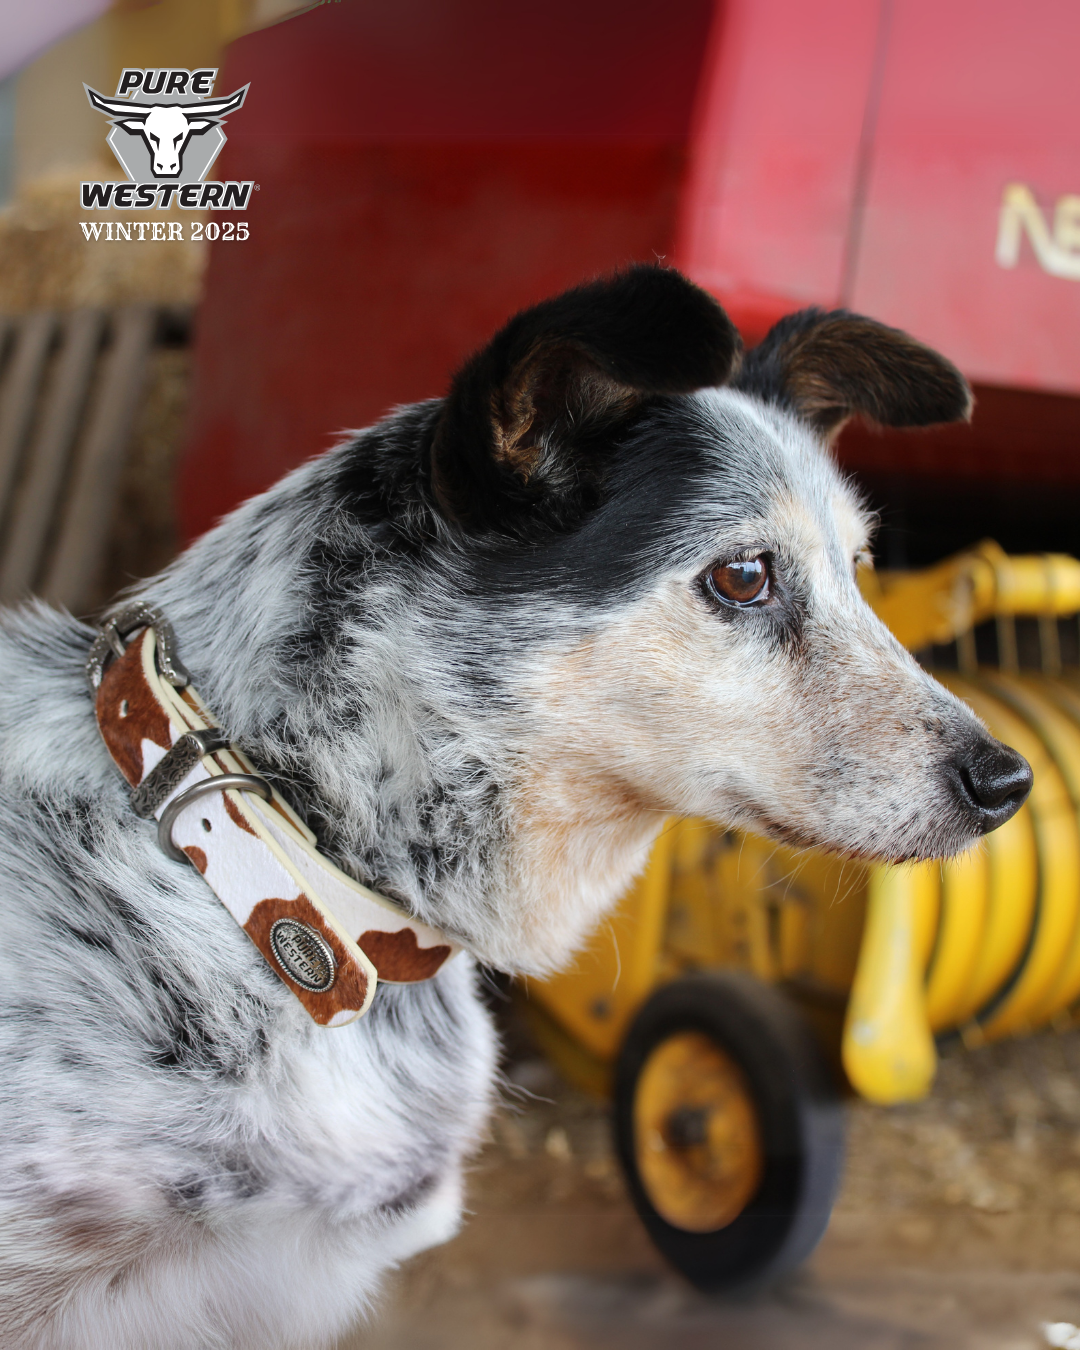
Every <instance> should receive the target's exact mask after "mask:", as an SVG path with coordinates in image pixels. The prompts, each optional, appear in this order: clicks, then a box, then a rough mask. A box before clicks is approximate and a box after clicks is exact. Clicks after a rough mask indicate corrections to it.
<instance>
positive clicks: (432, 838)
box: [143, 410, 662, 971]
mask: <svg viewBox="0 0 1080 1350" xmlns="http://www.w3.org/2000/svg"><path fill="white" fill-rule="evenodd" d="M417 411H418V410H411V411H410V412H409V413H407V414H405V415H399V418H397V419H391V420H390V421H389V422H387V423H384V424H382V425H381V426H380V427H377V428H375V429H373V431H372V432H369V433H366V435H365V437H364V438H363V440H362V442H361V445H362V446H363V443H364V442H366V443H367V445H366V446H365V447H364V448H362V449H360V458H361V459H364V460H366V459H368V458H369V457H372V458H376V459H377V458H378V457H379V456H380V454H382V453H383V451H384V450H385V447H386V444H387V442H388V441H391V440H393V439H394V433H395V427H396V425H397V423H398V422H399V421H406V420H407V421H409V422H412V421H413V419H414V418H415V417H416V414H417ZM349 457H353V458H355V457H357V447H356V446H355V445H354V446H347V447H342V448H341V449H339V450H338V451H337V452H334V453H332V454H330V455H328V456H324V457H323V458H321V459H319V460H316V461H313V462H311V463H309V464H307V465H305V466H304V467H303V468H301V469H300V470H298V471H296V472H295V473H293V474H292V475H290V476H289V477H287V478H286V479H284V480H283V481H282V482H280V483H278V484H277V485H276V486H275V487H274V488H272V489H271V490H270V491H269V492H268V493H266V494H265V495H263V496H262V497H259V498H256V499H254V500H253V501H251V502H249V503H247V504H246V505H245V506H244V507H242V508H241V509H240V510H239V511H237V512H235V513H234V514H233V515H232V516H230V517H228V518H227V519H226V520H225V521H223V522H222V524H221V525H220V526H218V528H217V529H215V530H214V531H212V532H211V533H209V534H208V535H206V536H204V538H202V539H201V540H200V541H198V543H197V544H196V545H195V546H194V547H193V548H191V549H190V550H189V551H188V552H186V553H185V554H184V555H182V556H181V557H180V558H179V559H178V560H177V562H176V563H175V564H174V565H173V566H172V567H171V568H170V569H169V570H168V571H167V572H166V573H164V574H163V575H162V576H161V577H159V578H157V579H156V580H154V581H152V582H151V583H149V584H148V586H147V587H146V588H145V589H144V591H143V593H144V594H145V595H146V596H147V597H148V598H149V599H151V600H152V601H153V603H155V604H157V605H159V606H160V607H161V608H162V610H163V611H164V613H165V614H166V616H167V617H168V619H169V620H170V622H171V623H172V624H173V626H174V628H175V630H176V632H177V636H178V641H179V649H180V655H181V657H182V659H183V661H184V662H185V664H186V665H187V666H188V668H189V669H190V670H191V672H192V674H193V677H194V680H195V683H196V687H197V688H198V689H199V691H200V693H201V695H202V696H203V698H204V699H206V700H207V702H208V704H209V706H210V707H211V708H212V709H213V711H214V713H215V714H216V715H217V716H218V718H219V719H220V721H221V723H222V725H223V726H224V727H225V728H226V730H227V731H228V733H229V735H230V736H231V737H233V738H234V739H235V740H236V741H237V743H238V744H240V745H241V746H242V747H243V748H244V749H245V750H246V751H247V752H248V753H249V754H250V755H251V757H252V758H253V760H254V761H255V763H256V764H257V765H258V767H259V769H260V771H261V772H264V773H266V774H268V775H270V776H271V777H273V778H274V779H275V781H276V783H277V785H278V786H279V787H280V789H281V790H282V791H283V792H284V793H285V795H286V796H288V797H290V798H291V800H292V801H293V803H294V804H295V806H296V807H297V809H298V810H299V811H300V812H301V814H302V815H303V816H304V818H305V819H306V820H307V821H308V823H309V824H310V825H311V827H312V828H313V829H314V830H315V831H316V833H317V834H318V836H319V839H320V847H322V848H323V849H324V851H326V852H327V853H328V854H329V855H330V856H332V857H333V858H334V860H335V861H337V862H338V863H339V865H341V866H343V867H344V868H345V869H346V870H347V871H349V872H350V873H352V874H353V875H354V876H356V877H357V879H359V880H361V881H362V882H364V883H365V884H367V885H370V886H372V887H374V888H375V889H378V890H381V891H383V892H384V893H386V894H388V895H390V896H392V897H394V898H396V899H399V900H401V901H403V902H404V903H405V905H406V906H407V907H408V909H409V910H410V911H411V912H412V913H414V914H415V915H417V916H418V917H419V918H421V919H423V920H424V921H425V922H427V923H430V924H432V925H434V926H436V927H439V928H442V929H443V930H444V931H446V932H448V933H449V934H451V935H452V936H454V937H455V938H457V939H458V940H459V941H460V942H462V943H463V945H465V946H466V947H467V948H469V949H470V950H471V951H472V952H473V953H474V954H475V955H477V956H478V957H479V958H480V959H481V960H483V961H486V962H489V963H491V964H493V965H496V966H499V967H501V968H504V969H510V970H526V971H542V970H544V969H550V968H551V967H552V966H554V965H556V964H559V963H561V962H562V961H564V960H565V958H566V955H567V953H568V950H569V949H570V947H571V945H572V944H574V943H576V942H578V941H579V940H580V938H581V937H582V936H583V933H584V932H585V931H587V929H588V927H590V926H591V925H592V924H593V923H595V922H596V920H597V919H598V918H599V916H600V914H601V913H602V912H603V910H604V909H605V908H606V907H607V906H608V905H609V904H610V903H611V901H613V900H614V899H615V898H616V896H617V895H618V894H619V893H620V891H621V890H622V889H623V888H624V887H625V885H626V883H627V881H628V880H629V878H630V877H631V876H632V875H633V873H634V871H635V870H636V869H637V868H638V867H640V866H641V865H642V864H643V862H644V859H645V856H646V853H647V850H648V847H649V845H650V843H651V841H652V839H653V837H654V835H655V833H656V831H657V829H658V828H659V825H660V823H661V820H662V816H661V815H660V814H658V813H656V812H652V811H649V810H647V809H645V808H644V807H638V806H636V805H635V806H630V807H629V808H628V805H627V801H626V798H625V794H623V793H621V792H620V790H619V788H618V786H617V785H612V786H611V789H610V791H609V792H605V790H604V787H603V785H602V784H599V783H598V784H596V785H595V788H594V790H593V791H592V792H591V793H590V798H591V800H590V802H589V809H588V812H587V814H586V816H585V817H584V818H583V816H582V809H581V797H580V794H575V793H574V792H573V791H570V792H569V793H567V792H564V791H563V787H564V786H565V784H564V783H561V782H560V779H562V778H564V777H565V770H564V769H563V768H562V767H561V766H560V765H559V764H557V763H555V762H554V760H555V759H556V758H557V756H558V750H557V747H555V748H554V750H553V756H552V758H553V762H552V763H551V764H550V766H548V767H549V768H550V772H548V773H546V774H543V775H541V776H542V777H543V781H544V786H543V788H542V789H541V790H540V791H539V792H536V791H534V792H532V793H531V795H530V799H529V806H530V810H529V814H530V815H531V816H533V817H534V818H533V820H531V821H523V820H522V819H521V811H520V807H515V805H514V803H515V800H520V793H516V792H515V787H516V786H517V785H519V784H520V781H521V778H522V775H523V774H524V773H526V772H528V773H530V775H531V776H532V777H533V778H534V779H536V778H537V775H536V774H535V773H534V772H533V770H534V769H535V767H536V766H535V765H532V759H533V756H534V753H535V754H539V755H540V757H541V758H543V754H544V751H543V748H542V741H543V735H542V733H543V727H542V725H541V724H540V723H541V720H542V714H540V713H538V712H531V710H530V708H529V706H528V702H527V700H523V699H522V698H521V696H520V694H515V692H514V691H513V690H512V689H511V687H510V685H509V684H508V682H507V680H506V679H505V678H504V673H503V671H502V670H501V669H500V661H499V655H500V636H502V635H501V634H500V633H499V631H498V626H497V625H492V624H487V623H485V624H482V625H481V626H480V628H479V630H474V631H471V632H470V631H469V629H468V627H467V626H463V625H461V624H460V623H457V624H454V623H444V622H441V620H442V619H445V617H446V613H447V610H448V609H452V608H453V605H454V589H455V586H456V585H457V584H460V577H459V578H458V579H457V580H455V578H454V575H453V569H454V561H455V560H454V556H453V555H454V549H453V547H452V546H446V547H443V546H440V544H439V542H438V540H435V541H434V542H432V540H431V534H430V533H429V535H428V543H429V545H431V547H430V548H429V549H427V550H425V551H422V553H421V556H420V558H419V559H417V557H416V556H410V553H411V552H412V553H413V554H414V555H415V550H413V551H410V550H409V549H408V548H406V549H400V548H398V549H395V548H393V547H390V548H388V547H387V537H388V532H390V531H391V529H392V530H393V531H398V530H399V529H400V524H401V513H399V515H398V517H397V519H396V520H395V521H394V522H390V521H388V520H384V521H375V522H373V523H368V522H363V523H360V522H358V521H357V519H356V516H355V515H354V514H352V513H349V512H345V511H343V510H342V508H341V502H340V498H339V491H340V488H339V483H340V474H341V469H342V464H343V463H345V462H346V461H347V460H348V458H349ZM418 481H419V479H418V478H414V479H413V482H414V483H416V482H418ZM422 498H423V492H422V488H417V489H416V495H415V496H413V497H412V499H411V500H409V501H408V502H407V503H405V513H406V514H410V515H411V517H412V527H411V528H412V529H413V530H416V529H417V523H418V522H419V529H420V530H425V529H426V530H429V531H430V530H431V527H432V522H433V521H434V519H435V518H434V516H433V515H431V514H429V513H428V512H427V510H426V507H425V503H424V501H423V499H422ZM301 501H302V502H304V503H306V504H307V505H308V509H307V510H305V509H303V508H299V509H298V502H301ZM437 528H438V526H437V524H436V525H435V529H436V530H437ZM335 552H336V553H337V554H338V555H339V556H338V558H337V559H333V558H331V559H330V566H329V567H328V566H327V560H328V555H331V554H333V553H335ZM314 556H317V557H318V559H319V562H318V567H317V568H316V567H315V566H313V565H312V559H313V557H314ZM457 561H458V562H459V563H462V564H463V560H462V559H461V558H460V556H459V558H458V559H457ZM440 571H442V572H443V573H444V575H443V576H441V577H440V576H439V572H440ZM328 574H329V575H330V577H331V580H330V584H329V585H327V580H326V577H327V575H328ZM440 630H441V632H442V636H443V640H442V641H440V640H439V637H438V634H439V633H440ZM553 841H557V842H554V843H553Z"/></svg>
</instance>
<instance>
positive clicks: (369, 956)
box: [86, 604, 459, 1027]
mask: <svg viewBox="0 0 1080 1350" xmlns="http://www.w3.org/2000/svg"><path fill="white" fill-rule="evenodd" d="M132 635H135V636H134V637H133V636H132ZM128 638H132V640H131V641H130V642H128V641H126V639H128ZM86 671H87V679H88V680H89V683H90V688H91V691H92V693H93V696H94V708H95V712H96V714H97V723H98V728H99V730H100V731H101V735H102V738H103V739H104V741H105V744H106V746H107V747H108V750H109V754H110V755H111V756H112V758H113V761H114V762H115V764H116V766H117V768H119V770H120V772H121V773H122V774H123V775H124V777H125V778H126V779H127V781H128V782H129V783H130V784H131V786H132V788H133V789H134V791H133V792H132V794H131V804H132V809H133V810H134V811H135V813H136V815H139V816H141V817H143V818H144V819H147V820H149V819H151V818H156V819H157V821H158V842H159V843H160V845H161V847H162V849H163V850H164V852H165V853H167V854H168V855H169V857H172V858H176V859H178V860H180V861H187V860H190V862H191V863H193V864H194V866H195V867H196V868H197V869H198V871H199V872H200V873H201V874H202V877H203V880H204V881H205V882H206V883H207V885H208V886H209V887H210V889H211V890H212V891H213V892H214V894H215V895H216V896H217V897H218V899H219V900H220V901H221V903H222V904H223V905H224V906H225V908H226V909H227V910H228V911H229V913H230V914H231V915H232V916H233V918H234V919H235V920H236V922H237V923H238V924H239V925H240V926H241V928H243V930H244V932H245V933H247V935H248V937H249V938H251V940H252V942H254V944H255V946H256V947H258V949H259V951H260V952H262V954H263V956H264V957H265V958H266V961H267V964H268V965H269V966H270V968H271V970H273V972H274V974H275V975H277V976H278V977H279V979H281V980H282V981H283V983H284V984H286V985H287V986H288V988H289V989H291V990H292V992H293V993H294V994H295V995H296V997H297V998H298V999H299V1000H300V1002H301V1003H302V1004H303V1005H304V1007H305V1008H306V1009H307V1011H308V1013H309V1014H310V1016H311V1017H312V1018H313V1019H314V1021H316V1022H318V1023H319V1024H320V1025H321V1026H330V1027H337V1026H344V1025H345V1023H347V1022H351V1021H353V1020H354V1018H357V1017H360V1016H362V1015H363V1014H364V1013H365V1012H367V1010H368V1008H369V1007H370V1006H371V1000H372V998H373V997H374V994H375V988H376V985H377V983H378V981H379V980H383V981H385V982H387V983H390V984H413V983H416V982H418V981H421V980H427V979H430V978H431V977H432V976H433V975H434V974H435V973H436V972H437V971H438V970H440V969H441V967H442V966H443V965H444V964H445V963H446V962H447V961H448V960H449V959H450V957H451V956H453V955H454V954H455V952H456V951H458V950H459V947H458V946H457V944H456V943H453V942H451V941H450V940H449V939H448V938H447V937H445V936H444V935H443V934H442V933H439V932H438V931H437V930H436V929H433V928H429V927H428V926H427V925H426V924H423V923H420V922H419V921H418V920H416V919H413V918H410V917H409V916H408V915H407V914H406V913H405V912H404V910H403V909H401V907H400V906H399V905H397V904H395V903H394V902H393V901H391V900H389V899H387V898H386V896H383V895H379V894H377V893H376V892H375V891H371V890H368V888H367V887H366V886H361V885H360V883H359V882H357V881H354V880H353V879H352V877H350V876H347V875H346V874H345V873H344V872H342V871H341V869H340V868H338V867H336V866H335V865H334V864H333V863H332V862H331V861H330V860H329V858H326V857H324V856H323V855H322V854H321V853H320V852H319V851H318V848H317V847H316V838H315V836H314V835H313V834H312V832H311V831H310V830H309V829H308V828H307V826H306V825H305V824H304V822H303V821H302V820H301V819H300V818H299V817H298V816H297V815H296V813H295V812H294V811H293V810H292V808H291V807H290V806H289V805H288V803H287V802H285V801H284V800H283V798H282V797H281V796H280V795H279V794H278V793H277V792H275V791H274V789H273V788H272V787H271V785H270V784H269V783H268V782H267V781H266V780H265V779H264V778H260V777H259V776H258V775H257V774H256V773H255V771H254V769H253V767H252V765H251V763H250V761H249V760H248V759H247V758H246V756H245V755H244V754H243V753H242V752H241V751H240V750H238V749H237V748H236V747H235V746H234V745H231V744H230V743H229V741H228V739H227V738H226V737H225V736H224V735H223V734H222V732H221V730H220V729H219V728H218V727H217V726H216V724H215V719H214V718H213V716H212V715H211V714H210V712H209V710H208V709H207V707H206V705H205V704H204V703H203V701H202V699H200V698H199V696H198V694H197V693H196V692H195V690H194V689H193V688H192V686H191V680H190V677H189V676H188V673H187V671H186V670H185V669H184V667H183V666H182V665H181V664H180V661H179V660H178V659H177V655H176V640H175V637H174V635H173V632H172V629H171V627H170V625H169V624H168V622H167V621H166V620H165V619H164V617H163V616H162V615H161V613H160V612H159V611H158V610H156V609H155V608H153V607H152V606H150V605H147V604H137V605H133V606H131V607H130V608H128V609H125V610H123V611H122V612H121V613H118V614H116V615H114V616H113V617H112V618H110V619H109V621H108V622H107V623H106V624H105V626H104V627H103V628H102V630H101V632H100V633H99V634H98V636H97V638H96V639H95V641H94V644H93V646H92V647H91V649H90V656H89V659H88V661H87V667H86Z"/></svg>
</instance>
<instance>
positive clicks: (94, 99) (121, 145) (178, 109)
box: [83, 72, 248, 183]
mask: <svg viewBox="0 0 1080 1350" xmlns="http://www.w3.org/2000/svg"><path fill="white" fill-rule="evenodd" d="M186 73H187V72H185V74H186ZM83 88H84V89H85V90H86V97H87V98H88V99H89V100H90V104H91V106H92V107H94V108H96V109H97V111H98V112H100V113H104V114H105V116H106V117H108V118H110V119H111V121H112V125H113V130H112V131H111V132H110V133H109V137H108V142H109V145H110V146H111V147H112V152H113V154H114V155H115V156H116V158H117V159H118V160H119V161H120V163H121V165H122V166H123V169H124V172H125V173H126V174H127V176H128V177H129V178H130V179H131V181H132V182H133V183H143V182H151V183H152V182H155V181H160V180H162V179H170V180H172V181H173V182H196V183H197V182H201V181H202V180H203V179H204V178H205V177H206V174H207V173H208V171H209V169H210V165H211V164H212V163H213V162H214V160H215V159H216V158H217V156H218V153H219V152H220V150H221V147H222V146H223V145H224V144H225V134H224V132H223V131H221V129H220V128H221V124H222V122H223V121H224V119H225V118H226V117H227V116H228V114H229V113H233V112H236V110H237V108H239V107H241V105H242V104H243V102H244V98H245V97H246V95H247V91H248V86H247V85H244V87H243V88H242V89H237V90H236V92H235V93H233V94H230V95H229V96H228V97H227V98H207V99H200V100H199V101H198V102H196V103H179V102H169V103H136V102H129V101H128V100H126V99H119V98H104V97H103V96H102V95H101V94H99V93H98V92H97V90H96V89H91V88H90V87H89V85H84V86H83ZM208 132H216V135H215V136H214V137H212V138H211V139H210V140H209V141H206V142H203V140H202V138H203V137H205V136H206V134H207V133H208ZM193 137H198V138H199V141H200V142H201V144H199V151H200V152H201V153H193V154H192V155H190V156H188V163H187V164H186V165H185V152H186V151H187V150H188V147H189V145H190V144H191V141H192V138H193ZM140 152H141V153H140ZM147 152H148V153H147ZM192 161H194V162H192Z"/></svg>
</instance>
